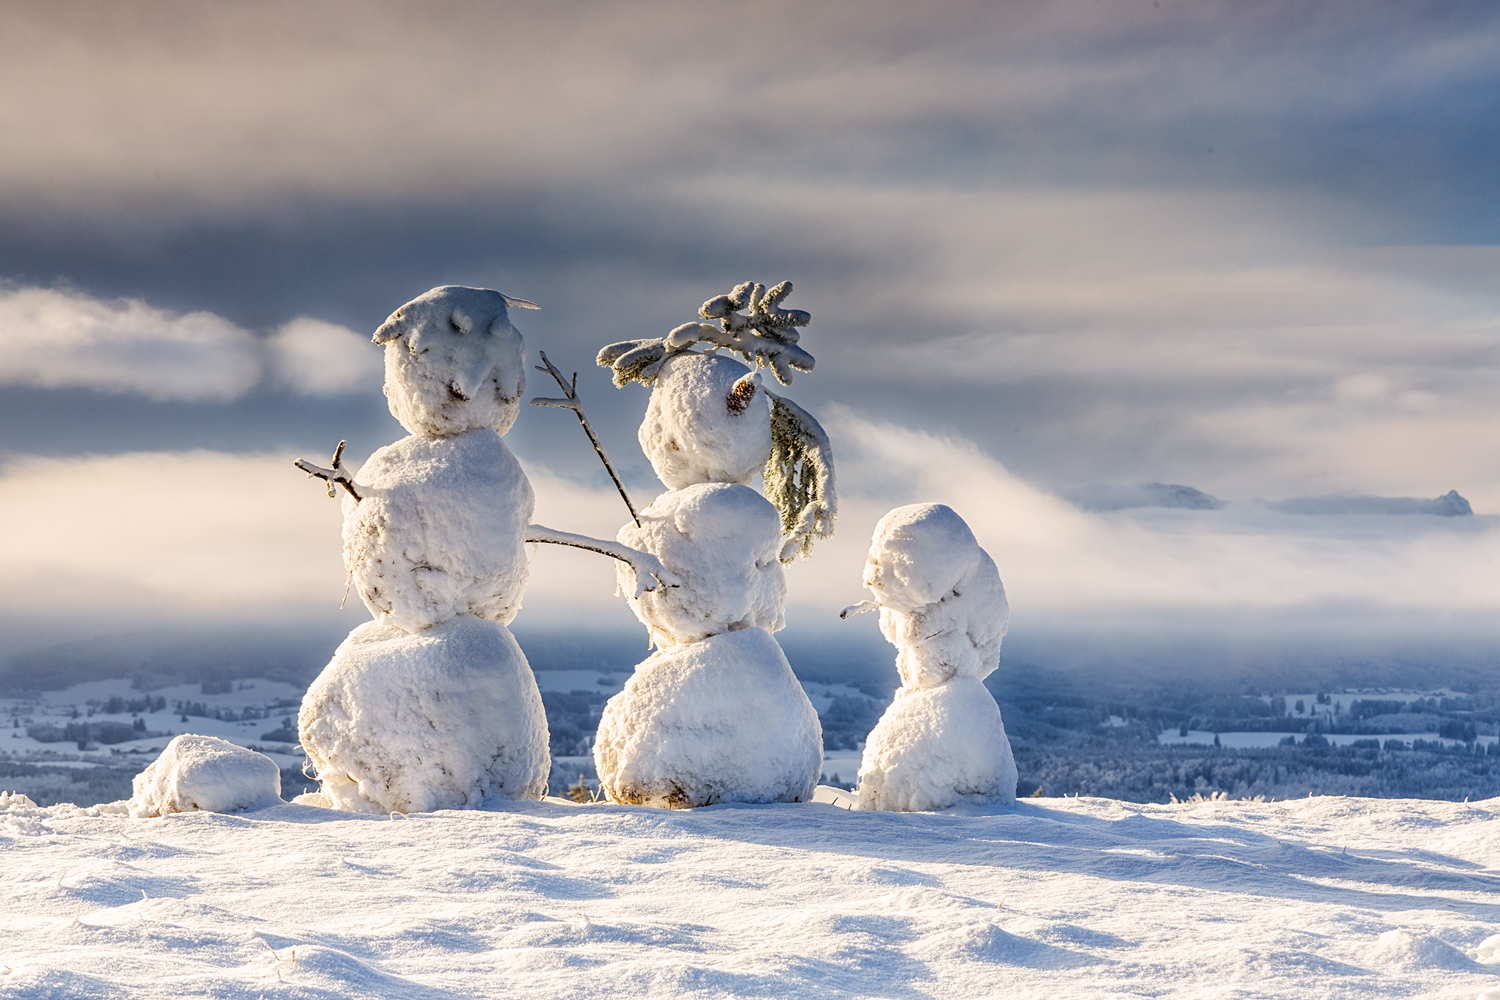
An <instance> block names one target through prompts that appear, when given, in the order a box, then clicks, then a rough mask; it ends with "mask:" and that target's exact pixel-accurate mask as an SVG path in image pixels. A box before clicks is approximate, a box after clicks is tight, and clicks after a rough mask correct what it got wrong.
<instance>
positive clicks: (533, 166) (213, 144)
mask: <svg viewBox="0 0 1500 1000" xmlns="http://www.w3.org/2000/svg"><path fill="white" fill-rule="evenodd" d="M773 25H774V26H775V28H774V29H773V28H772V26H773ZM772 37H774V39H775V40H774V41H771V40H770V39H771V38H772ZM1497 52H1500V33H1497V31H1496V27H1495V19H1494V17H1493V15H1492V14H1491V13H1487V12H1485V11H1484V10H1482V9H1476V10H1474V11H1471V12H1468V13H1467V14H1455V13H1454V12H1453V11H1452V10H1451V9H1448V8H1444V7H1439V6H1438V5H1435V4H1420V3H1415V4H1409V5H1403V6H1402V8H1401V9H1400V10H1399V11H1387V12H1384V13H1383V14H1382V16H1381V17H1380V18H1371V17H1369V16H1368V12H1367V11H1365V10H1364V9H1363V8H1361V7H1359V6H1358V5H1353V4H1337V3H1335V4H1328V5H1323V6H1320V7H1319V9H1318V10H1316V11H1299V12H1297V13H1296V14H1295V15H1294V14H1288V13H1286V12H1283V11H1279V10H1278V11H1274V12H1265V11H1256V10H1251V9H1248V8H1245V7H1243V6H1242V5H1235V4H1225V3H1220V4H1212V3H1210V4H1202V5H1196V6H1194V7H1192V8H1185V7H1179V8H1176V9H1173V10H1171V11H1170V12H1168V11H1164V10H1159V9H1149V10H1148V9H1146V8H1144V7H1140V8H1136V7H1127V8H1107V9H1101V8H1100V7H1099V6H1098V5H1090V4H1081V3H1076V2H1055V3H1047V4H1031V5H993V4H958V5H948V6H945V7H944V9H943V10H942V11H937V12H934V11H931V10H926V9H924V10H915V9H908V8H905V7H903V6H901V5H888V6H885V7H879V8H871V7H869V6H868V5H854V4H828V5H823V6H820V7H819V8H817V9H811V8H808V7H807V6H806V5H796V4H790V3H785V2H769V3H755V4H746V5H739V6H737V7H735V8H734V9H733V10H728V9H723V8H719V7H715V6H704V5H701V4H684V3H680V2H657V3H645V4H634V5H631V6H630V7H629V8H628V9H626V8H619V9H616V8H611V7H598V8H591V9H590V10H589V11H588V15H587V16H586V17H580V16H579V15H578V12H577V11H576V10H573V9H570V8H552V7H546V6H538V7H513V6H498V7H497V6H495V5H492V4H474V3H454V4H445V5H443V6H441V7H430V6H428V7H423V8H421V9H420V10H417V9H414V8H412V7H410V6H409V5H405V4H399V3H365V4H359V5H351V4H340V3H330V4H320V5H315V6H308V5H297V4H285V3H283V4H276V3H268V4H258V5H255V6H254V7H247V8H239V7H233V8H218V7H214V6H208V7H204V6H196V7H195V6H179V5H155V6H153V7H151V8H150V9H137V8H131V9H129V10H125V9H115V8H112V7H109V6H104V7H99V8H94V9H91V12H90V14H89V16H87V17H82V16H79V15H78V13H77V12H76V11H73V10H70V9H66V8H58V7H56V5H50V4H43V3H30V4H27V3H15V4H8V5H6V8H5V10H4V13H3V20H0V88H3V89H4V90H5V92H7V93H10V94H14V95H18V97H17V98H16V99H15V100H12V101H8V102H6V104H5V106H4V107H3V108H0V131H3V132H5V133H6V134H10V135H25V136H27V137H28V141H27V142H25V143H18V144H16V145H15V147H14V148H13V149H11V150H9V155H8V156H7V157H6V158H5V160H4V162H3V164H0V189H9V190H11V191H25V192H26V193H28V194H31V195H34V196H38V197H42V198H45V199H46V200H48V201H55V200H59V199H62V200H74V199H79V198H82V199H87V200H91V201H93V200H96V199H102V200H105V201H109V200H112V197H113V196H118V195H119V194H121V193H126V194H136V195H139V194H142V193H146V194H150V195H165V196H166V200H167V201H168V202H169V203H170V204H171V206H172V207H173V208H174V209H185V208H202V206H203V205H204V204H205V203H207V204H213V205H219V206H223V205H226V204H236V203H239V204H243V203H244V202H245V201H246V200H252V201H253V200H259V199H262V198H265V197H267V196H268V195H282V194H293V195H305V194H307V193H309V192H310V193H314V194H316V195H333V196H337V197H371V196H378V197H388V196H392V195H412V196H415V197H417V198H419V199H421V198H431V197H458V198H466V197H471V196H473V195H474V194H475V193H477V192H483V191H487V190H490V189H492V188H493V187H494V186H495V185H496V184H497V183H498V182H499V179H501V178H503V179H504V183H507V184H510V185H514V186H520V187H525V186H530V185H535V184H538V183H543V184H546V185H548V186H550V185H551V184H552V182H556V181H563V182H566V183H569V184H580V185H585V186H587V185H590V184H593V185H598V184H599V183H600V182H601V181H614V180H616V179H618V178H620V177H622V176H624V175H629V176H630V177H631V179H632V181H633V182H639V181H641V180H642V179H643V178H653V177H654V178H659V179H660V180H662V181H664V182H667V183H671V182H673V181H675V180H677V179H679V178H680V177H681V176H682V175H683V174H685V173H692V172H697V171H701V170H703V169H704V168H709V169H710V170H713V169H725V168H728V169H735V168H741V169H744V168H749V169H752V170H755V171H761V170H765V169H772V170H774V169H775V167H776V165H778V164H780V165H782V166H783V168H784V167H785V166H786V165H788V163H789V161H791V160H792V159H793V158H795V160H797V161H800V165H801V166H802V167H803V168H804V169H811V170H812V171H814V172H823V171H834V172H839V171H843V170H847V167H848V165H849V164H851V163H856V164H859V165H860V166H861V168H862V169H864V170H876V171H880V172H883V173H889V174H904V175H910V174H911V173H912V172H913V171H914V169H928V170H936V171H939V172H942V173H951V172H953V171H955V170H959V171H963V172H965V173H977V174H980V175H991V174H993V173H994V172H995V171H996V169H997V168H999V169H1001V170H1004V171H1005V172H1006V173H1007V174H1010V175H1012V176H1015V175H1020V176H1023V177H1030V178H1035V177H1039V176H1040V177H1055V176H1058V175H1059V174H1061V175H1062V177H1063V178H1064V179H1066V180H1070V181H1071V180H1077V179H1079V178H1090V177H1097V176H1099V174H1100V173H1101V172H1103V171H1108V172H1111V173H1115V174H1121V173H1125V174H1129V175H1131V176H1132V177H1134V178H1138V179H1140V180H1141V181H1143V182H1145V183H1153V182H1155V183H1160V182H1163V181H1166V182H1171V181H1177V180H1182V179H1184V178H1185V177H1199V176H1203V175H1204V174H1205V173H1206V172H1208V171H1212V172H1213V175H1218V176H1224V175H1226V174H1227V175H1229V176H1230V177H1233V178H1236V179H1241V178H1243V177H1244V176H1246V175H1247V174H1249V175H1251V176H1257V175H1258V177H1259V178H1264V177H1265V176H1266V175H1267V174H1271V173H1276V172H1279V173H1287V172H1291V173H1297V174H1300V175H1302V176H1307V175H1308V174H1309V173H1311V172H1312V170H1310V169H1309V167H1311V168H1313V169H1315V170H1321V171H1323V172H1325V173H1331V172H1330V171H1328V170H1327V167H1328V163H1327V162H1326V161H1327V160H1330V159H1332V160H1335V161H1336V162H1341V163H1344V164H1348V165H1356V164H1357V165H1358V167H1359V173H1358V175H1357V177H1358V179H1359V180H1363V181H1366V182H1368V181H1369V180H1370V179H1371V178H1372V177H1374V178H1376V179H1377V180H1383V181H1385V182H1388V183H1389V182H1391V181H1394V180H1396V179H1398V178H1399V177H1401V176H1404V171H1403V169H1402V164H1394V163H1393V164H1389V165H1386V164H1382V163H1379V162H1370V158H1369V157H1368V156H1367V155H1364V154H1367V153H1368V151H1369V146H1370V144H1371V143H1372V141H1379V140H1380V139H1381V138H1382V137H1384V136H1386V135H1387V134H1388V133H1391V132H1399V133H1400V134H1402V135H1405V136H1409V137H1414V138H1416V139H1417V140H1426V141H1427V145H1428V146H1429V147H1430V146H1432V145H1436V147H1437V150H1436V151H1437V152H1439V153H1450V152H1453V151H1454V150H1452V149H1451V148H1450V147H1452V146H1453V145H1454V144H1455V141H1456V138H1455V134H1454V133H1453V130H1452V126H1453V125H1454V124H1455V123H1456V122H1460V121H1461V122H1464V123H1472V122H1473V121H1474V119H1475V114H1476V111H1478V112H1479V113H1483V112H1484V111H1486V110H1488V107H1489V105H1487V104H1486V103H1485V102H1484V99H1483V96H1482V95H1483V94H1484V92H1485V88H1486V86H1489V85H1492V81H1493V79H1494V72H1495V71H1494V66H1495V65H1497V64H1500V59H1497ZM663 53H669V54H670V57H669V58H665V59H663V58H662V54H663ZM393 61H396V62H399V64H400V66H401V68H402V71H401V72H400V73H392V72H390V66H391V64H392V62H393ZM1476 94H1477V95H1480V96H1478V97H1475V96H1473V95H1476ZM1476 104H1477V105H1478V107H1477V108H1476V107H1475V105H1476ZM1271 119H1276V120H1278V121H1281V122H1289V123H1291V124H1292V125H1294V126H1295V127H1296V128H1297V130H1298V133H1299V135H1301V136H1304V137H1305V142H1304V143H1302V144H1300V147H1293V148H1290V149H1288V148H1286V147H1283V146H1280V145H1277V144H1271V143H1267V142H1266V141H1265V134H1266V123H1267V121H1268V120H1271ZM1388 119H1394V121H1389V122H1388ZM1333 124H1338V125H1342V126H1343V127H1342V128H1341V129H1338V130H1335V129H1332V128H1330V127H1329V126H1330V125H1333ZM1445 128H1446V129H1448V130H1449V131H1448V132H1444V129H1445ZM1470 131H1472V128H1470ZM1335 132H1336V134H1331V133H1335ZM1131 140H1133V141H1131ZM1467 141H1468V142H1469V143H1471V144H1472V143H1473V142H1474V140H1473V138H1472V137H1470V138H1468V139H1467ZM1408 145H1417V143H1414V142H1409V143H1408ZM1209 146H1213V147H1214V148H1215V149H1216V150H1217V152H1216V153H1215V154H1213V156H1210V155H1209V154H1207V153H1206V152H1205V150H1206V149H1207V148H1208V147H1209ZM1101 151H1102V152H1104V153H1105V155H1103V156H1100V155H1090V154H1098V153H1100V152H1101ZM1414 152H1415V151H1414ZM1429 152H1430V150H1429ZM1449 159H1450V163H1449V168H1450V169H1458V170H1462V169H1463V167H1464V166H1465V164H1464V162H1463V161H1462V158H1461V157H1456V156H1455V157H1450V158H1449ZM1481 163H1482V161H1481ZM1469 169H1470V170H1482V169H1483V167H1482V165H1480V164H1478V163H1476V164H1475V165H1473V166H1471V167H1470V168H1469ZM1341 183H1342V184H1343V185H1344V186H1347V185H1348V184H1350V183H1351V178H1350V177H1349V175H1347V174H1346V175H1345V176H1344V178H1343V180H1342V182H1341Z"/></svg>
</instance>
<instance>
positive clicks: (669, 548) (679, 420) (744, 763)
mask: <svg viewBox="0 0 1500 1000" xmlns="http://www.w3.org/2000/svg"><path fill="white" fill-rule="evenodd" d="M640 440H641V447H642V449H643V450H644V451H645V453H646V456H647V457H648V458H649V459H650V460H651V464H652V468H653V469H655V470H656V473H657V475H658V476H659V477H660V478H661V480H662V482H663V483H664V484H665V485H666V486H667V487H669V488H668V490H667V492H665V493H663V494H661V495H660V496H659V497H657V498H656V500H655V501H654V502H652V504H651V505H650V506H649V507H647V508H646V509H645V510H643V511H641V513H640V525H639V526H637V525H635V524H627V525H626V526H625V527H623V528H621V529H620V532H619V535H618V538H619V541H620V542H621V543H623V544H625V545H628V546H631V547H632V548H637V549H641V550H643V551H646V552H649V553H651V554H652V555H655V556H656V557H658V558H659V559H660V560H661V561H662V563H663V564H664V565H665V566H666V567H667V568H668V569H669V570H671V571H672V572H673V573H674V574H676V576H677V577H678V578H679V579H680V580H681V581H682V583H681V586H680V587H677V588H674V589H670V590H668V589H665V588H658V589H657V590H656V591H654V592H651V593H645V594H641V595H638V596H637V597H635V598H631V599H630V605H631V610H633V611H634V612H635V614H636V617H637V618H639V619H640V620H641V622H642V623H643V624H645V625H646V626H647V627H648V628H649V629H650V630H651V637H652V640H653V642H654V643H655V644H656V645H657V646H658V651H657V652H656V653H654V654H653V655H652V656H651V657H649V658H648V659H647V660H645V661H644V662H643V663H641V664H640V665H638V666H637V667H636V670H635V673H634V675H633V676H632V677H631V678H630V680H629V681H628V682H627V683H626V685H625V689H624V690H623V691H621V692H620V693H619V694H617V695H615V696H614V697H613V698H611V699H610V700H609V703H608V704H607V705H606V706H605V708H604V713H603V717H602V718H601V720H600V723H599V733H598V738H597V740H596V741H595V744H594V762H595V765H596V766H597V769H598V774H599V781H600V785H601V787H602V788H603V789H604V791H605V792H606V793H607V795H608V796H609V797H610V798H611V799H612V800H614V801H618V802H632V803H638V804H646V805H658V806H670V807H674V808H685V807H692V806H701V805H709V804H712V803H715V802H799V801H805V800H808V799H810V798H811V797H812V794H813V791H814V789H815V788H816V785H817V780H818V776H819V774H820V773H821V768H822V760H823V756H822V754H823V736H822V727H821V725H820V724H819V722H818V714H817V712H816V711H815V710H814V709H813V706H812V703H811V702H810V701H808V698H807V695H806V693H805V692H804V691H803V690H802V686H801V685H800V684H799V683H798V681H797V678H796V676H795V675H794V674H793V673H792V669H791V666H790V665H789V664H788V663H787V660H786V656H785V654H783V653H782V651H781V647H780V645H778V644H777V642H776V640H775V639H774V638H773V637H772V634H771V633H773V632H776V631H778V630H779V629H781V628H782V626H783V624H784V612H785V606H786V579H785V575H784V573H783V570H782V564H781V559H780V555H781V552H782V550H783V545H784V539H783V537H782V517H781V515H780V514H779V513H778V511H777V510H776V508H775V507H773V506H772V505H771V504H770V503H769V502H768V501H767V500H766V499H765V498H764V497H762V496H761V495H760V494H759V493H757V492H756V491H755V490H753V489H751V488H750V487H748V486H747V485H745V484H746V483H748V482H749V481H750V480H751V479H752V478H753V477H754V475H755V473H757V472H759V471H760V470H761V469H762V468H763V467H764V465H765V463H766V459H767V456H768V455H769V453H770V451H771V433H770V425H769V411H768V406H767V401H766V399H765V393H764V392H762V391H759V378H758V376H755V375H754V374H753V373H752V371H751V369H750V368H748V367H747V366H745V365H743V364H741V363H740V362H738V361H736V360H734V359H732V358H728V357H722V356H711V355H704V354H697V353H680V354H676V355H673V356H671V357H669V358H667V359H666V360H665V362H664V363H663V364H662V366H661V369H660V372H659V374H658V375H657V377H656V380H655V384H654V386H653V389H652V394H651V400H650V402H649V404H648V406H647V413H646V417H645V420H644V421H643V422H642V424H641V430H640ZM624 582H627V581H625V580H623V579H622V583H624ZM625 589H626V592H627V594H628V593H629V588H628V587H627V588H625Z"/></svg>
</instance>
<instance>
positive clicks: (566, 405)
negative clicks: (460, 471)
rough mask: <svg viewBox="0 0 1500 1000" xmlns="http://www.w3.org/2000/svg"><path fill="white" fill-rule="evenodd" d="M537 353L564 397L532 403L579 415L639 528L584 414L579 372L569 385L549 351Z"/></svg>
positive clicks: (638, 522)
mask: <svg viewBox="0 0 1500 1000" xmlns="http://www.w3.org/2000/svg"><path fill="white" fill-rule="evenodd" d="M537 353H538V354H539V355H540V356H541V359H542V364H541V365H537V366H536V370H537V371H539V372H546V373H547V374H548V375H551V376H552V377H553V378H555V379H557V384H558V385H559V386H561V387H562V391H563V396H564V398H563V399H548V398H543V397H538V398H536V399H533V400H532V401H531V403H532V405H533V406H560V407H562V408H563V409H566V410H572V411H573V412H574V414H576V415H577V417H578V422H579V423H580V424H582V425H583V432H584V433H585V434H587V435H588V436H589V442H590V443H591V444H593V446H594V450H595V451H597V452H598V453H599V461H601V462H603V463H604V467H605V468H606V469H608V470H609V478H611V479H613V480H614V481H615V489H617V490H619V491H620V499H621V500H624V501H625V509H626V510H628V511H630V519H631V520H632V521H634V522H635V526H636V527H637V528H639V527H640V526H641V519H640V517H639V515H637V514H636V512H635V504H633V503H631V502H630V495H629V494H628V493H626V492H625V484H624V483H622V482H620V477H619V475H618V474H617V473H616V472H615V467H614V466H613V465H611V464H610V462H609V456H608V455H606V454H604V446H603V445H602V444H600V443H599V438H598V437H597V436H595V434H594V429H593V428H592V427H590V426H589V418H588V417H586V416H584V415H583V404H582V403H580V402H579V401H578V373H577V372H574V373H573V384H572V385H569V384H568V382H567V380H566V379H564V378H563V374H562V372H560V371H558V370H557V366H556V365H554V364H553V363H552V362H550V361H548V360H547V352H546V351H538V352H537ZM542 365H546V366H547V367H545V368H543V367H542Z"/></svg>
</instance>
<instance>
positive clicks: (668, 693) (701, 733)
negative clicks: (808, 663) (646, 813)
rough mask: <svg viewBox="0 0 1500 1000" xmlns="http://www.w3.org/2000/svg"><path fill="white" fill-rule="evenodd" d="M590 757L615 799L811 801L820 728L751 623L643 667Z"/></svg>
mask: <svg viewBox="0 0 1500 1000" xmlns="http://www.w3.org/2000/svg"><path fill="white" fill-rule="evenodd" d="M594 763H595V765H596V767H597V768H598V772H599V781H600V784H601V785H602V786H603V787H604V789H605V790H606V791H607V792H608V794H609V796H610V798H612V799H613V800H615V801H617V802H630V803H634V804H637V805H654V806H668V807H671V808H690V807H694V806H705V805H712V804H713V803H715V802H806V801H808V800H810V799H811V798H812V797H813V790H814V788H815V787H816V786H817V781H818V776H819V773H820V772H821V769H822V763H823V728H822V726H821V725H820V724H819V722H818V713H817V712H816V711H814V709H813V707H812V703H811V702H810V701H808V699H807V694H806V693H805V692H804V691H803V690H802V685H801V684H799V683H798V682H797V678H796V676H795V675H793V673H792V668H791V666H790V664H788V663H787V661H786V655H785V654H784V653H782V651H781V647H780V646H779V645H778V644H777V642H776V640H775V639H773V638H772V637H771V634H770V633H769V632H767V631H765V630H764V629H760V628H747V629H741V630H739V631H735V632H725V633H723V634H721V635H716V636H712V637H710V638H708V639H704V640H703V641H701V642H693V643H685V644H681V645H676V646H670V647H668V648H666V649H664V650H660V651H658V652H657V653H655V654H654V655H652V656H651V657H649V658H648V659H646V660H645V661H644V662H643V663H641V664H640V665H639V666H637V667H636V669H635V673H634V674H633V675H631V678H630V680H628V681H627V682H626V683H625V689H624V690H623V691H621V692H620V693H619V694H617V695H615V696H614V697H613V698H611V699H610V700H609V703H608V704H606V705H605V706H604V715H603V718H601V719H600V721H599V735H598V739H597V741H596V742H595V744H594Z"/></svg>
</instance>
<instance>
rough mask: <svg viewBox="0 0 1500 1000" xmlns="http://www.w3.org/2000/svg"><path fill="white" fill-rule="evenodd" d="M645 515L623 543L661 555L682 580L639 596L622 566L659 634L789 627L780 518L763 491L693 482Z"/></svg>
mask: <svg viewBox="0 0 1500 1000" xmlns="http://www.w3.org/2000/svg"><path fill="white" fill-rule="evenodd" d="M640 518H641V526H640V527H639V528H637V527H636V526H635V525H634V524H627V525H625V527H623V528H621V529H620V532H619V535H618V536H617V537H618V538H619V541H620V542H621V544H624V545H629V546H630V547H632V548H636V549H641V550H642V551H645V552H649V553H651V554H652V555H654V556H656V557H657V558H658V559H660V560H661V561H662V563H663V564H664V565H665V566H666V567H667V569H669V570H671V571H672V572H673V573H676V574H677V576H678V577H679V578H680V579H681V581H682V585H681V586H680V587H658V588H657V589H656V590H654V591H651V592H649V593H645V594H642V595H641V596H640V597H632V596H631V595H632V594H633V593H634V590H635V583H634V577H633V575H632V574H631V572H630V570H629V568H628V567H626V566H624V565H623V564H619V565H617V567H616V571H617V573H618V574H619V582H620V590H621V592H622V593H624V594H625V596H626V600H627V601H629V603H630V608H631V610H632V611H634V612H635V614H636V617H637V618H639V619H640V620H641V622H642V623H643V624H645V625H646V626H647V627H649V628H650V629H652V635H653V637H656V636H657V633H665V635H666V636H667V637H668V643H669V644H670V643H673V642H696V641H697V640H699V639H703V638H706V637H708V636H711V635H717V634H719V633H721V632H728V631H731V630H733V629H742V628H752V627H753V628H759V629H765V630H766V631H768V632H775V631H778V630H780V629H781V628H782V627H783V625H784V624H785V617H784V615H785V606H786V574H785V572H784V571H783V569H782V566H781V560H780V554H781V518H780V516H779V515H778V514H777V513H776V508H775V507H772V506H771V504H770V503H768V502H767V501H766V499H765V498H764V497H762V496H761V495H760V494H759V493H757V492H755V491H754V490H752V489H751V488H749V487H748V486H740V485H737V484H731V483H702V484H698V485H695V486H686V487H683V488H682V489H676V490H669V491H667V492H666V493H663V494H662V495H661V496H659V497H657V498H656V500H655V501H653V502H652V504H651V505H650V506H649V507H647V508H646V509H645V510H643V511H641V513H640Z"/></svg>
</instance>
